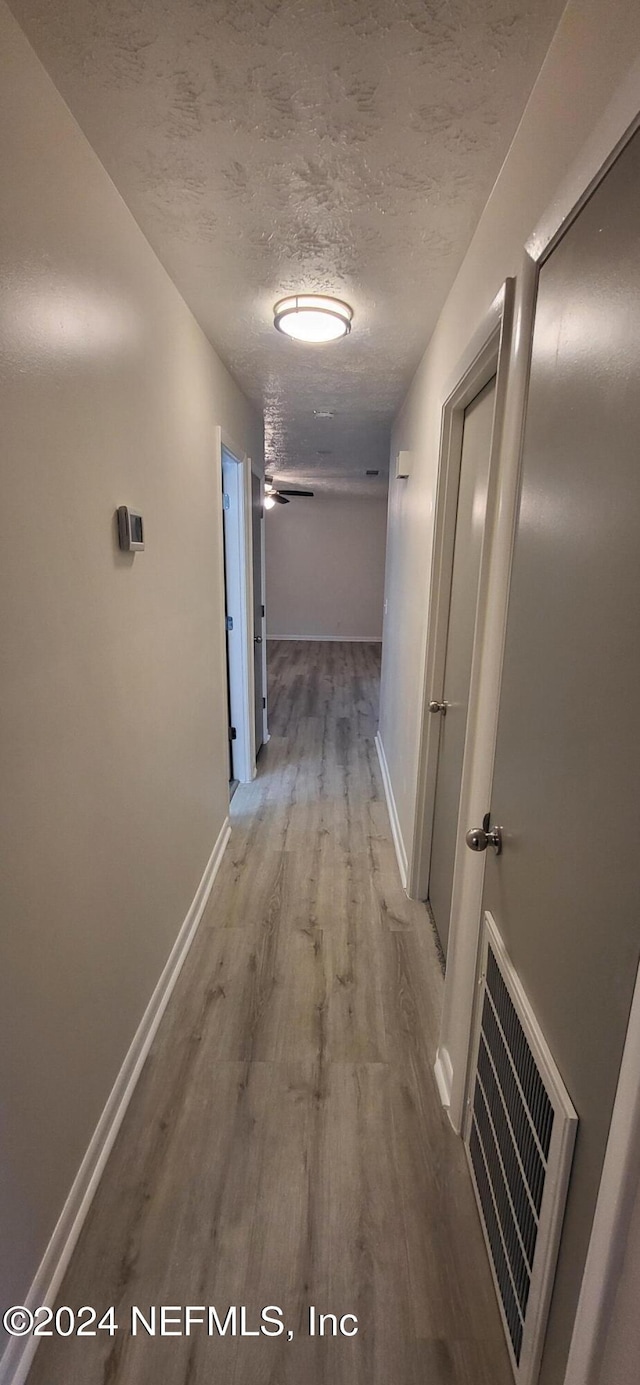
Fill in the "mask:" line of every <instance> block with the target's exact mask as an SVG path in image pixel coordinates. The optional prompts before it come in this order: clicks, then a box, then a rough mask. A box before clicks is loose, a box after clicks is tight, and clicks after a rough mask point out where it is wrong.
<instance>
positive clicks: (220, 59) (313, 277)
mask: <svg viewBox="0 0 640 1385" xmlns="http://www.w3.org/2000/svg"><path fill="white" fill-rule="evenodd" d="M562 7H563V0H426V3H425V0H378V3H367V0H334V2H333V3H331V0H173V2H172V3H169V0H11V8H12V10H13V12H14V14H15V16H16V18H17V19H18V20H19V22H20V23H21V25H22V27H23V29H24V30H25V32H26V34H27V36H28V38H29V39H30V41H31V43H32V44H33V46H34V48H35V50H36V52H37V54H38V56H39V57H40V59H41V60H42V62H43V63H44V65H45V67H46V68H47V70H48V71H49V73H50V74H51V76H52V77H53V79H54V81H55V83H56V85H57V86H58V88H59V90H60V91H61V93H62V95H63V96H64V98H65V100H66V101H67V103H68V105H69V106H70V108H71V110H72V112H73V114H74V115H75V117H76V119H77V120H78V122H79V124H80V125H81V127H82V129H83V130H84V132H85V134H86V135H87V137H88V138H89V140H90V142H91V144H92V145H93V147H94V148H95V150H96V151H97V153H98V155H99V157H100V158H101V160H102V162H103V164H104V165H105V167H106V168H107V170H108V172H109V173H110V174H111V177H112V178H113V180H114V182H115V184H116V186H117V187H118V189H119V191H120V192H121V194H122V196H123V197H124V199H125V201H126V202H127V204H128V206H129V207H130V208H131V210H132V212H133V213H134V215H135V217H136V218H137V220H138V222H139V224H140V226H141V227H142V229H143V230H144V232H145V234H146V235H147V237H148V239H149V241H150V242H151V244H152V245H153V247H154V249H155V250H156V251H157V253H158V255H159V257H160V259H161V260H162V261H163V263H164V265H165V266H166V268H167V270H168V271H169V273H170V275H171V276H172V278H173V279H174V281H175V283H176V284H177V286H178V288H179V289H180V291H181V293H182V294H183V296H184V297H185V299H186V300H187V302H188V303H189V304H190V306H191V308H192V309H193V312H194V313H195V315H196V317H197V318H198V320H199V321H200V323H201V325H202V327H203V328H204V330H205V332H206V333H207V335H208V336H209V337H210V339H211V341H212V342H213V344H214V345H215V346H216V348H217V349H218V351H219V352H220V354H221V356H222V357H223V359H224V360H225V362H226V363H227V365H228V366H229V367H230V369H231V370H232V371H233V373H234V375H235V376H236V378H237V379H238V381H239V382H240V384H241V385H242V386H243V388H244V389H245V391H246V392H247V393H248V394H249V395H250V396H251V397H252V398H253V399H254V400H255V402H256V403H257V404H259V405H260V406H261V407H263V408H264V410H265V420H266V444H267V462H268V464H269V466H270V467H271V469H272V470H274V471H275V473H276V476H277V477H278V478H279V479H281V480H282V481H283V482H284V480H285V479H286V480H288V481H294V482H297V481H300V482H302V481H304V482H313V483H314V484H317V485H323V484H324V485H325V486H329V485H331V486H334V485H338V486H341V485H348V486H349V487H351V486H353V485H358V486H360V485H364V484H366V483H365V480H364V471H365V470H366V468H368V467H369V468H371V467H374V468H375V467H378V468H379V469H380V472H381V478H380V484H383V482H384V477H385V474H386V468H387V463H388V434H389V425H390V421H391V419H392V417H393V414H394V412H395V410H396V409H397V407H398V405H399V403H400V402H401V399H402V396H403V393H404V391H405V390H406V388H407V386H408V384H409V381H410V379H411V375H412V372H413V370H414V368H415V366H416V364H417V362H418V360H419V357H420V355H421V352H422V351H423V349H424V347H425V345H426V343H427V341H428V338H429V335H430V333H431V331H432V329H433V326H434V324H435V321H436V318H437V316H438V312H439V310H440V308H441V306H442V303H443V301H444V298H445V296H446V294H447V291H448V289H449V287H450V285H451V283H452V282H453V279H454V277H455V274H456V271H457V269H458V266H459V264H460V262H461V259H462V257H463V254H464V251H465V249H466V247H467V245H468V242H469V240H470V237H471V234H472V232H473V229H474V227H475V224H476V222H477V220H478V217H479V215H480V212H481V210H482V208H483V206H484V203H485V201H486V199H487V197H488V195H489V192H490V190H491V187H492V184H493V182H494V180H495V177H496V175H497V173H498V170H499V167H500V164H501V162H502V159H503V158H504V155H505V153H506V151H507V148H508V145H509V142H510V140H511V137H512V135H513V133H514V131H515V128H516V125H517V122H518V120H519V117H520V115H521V113H522V110H523V109H524V106H525V103H526V100H527V97H528V95H529V92H530V90H531V87H532V86H533V83H534V80H535V77H536V75H537V73H538V70H539V68H540V66H541V63H542V60H543V58H544V55H545V52H546V49H547V47H548V45H549V42H550V40H551V37H552V34H553V30H554V28H555V25H556V23H557V21H558V19H559V16H560V13H561V10H562ZM296 290H298V291H303V292H314V291H315V292H323V293H324V292H329V293H331V292H333V293H335V294H337V295H338V296H339V297H341V298H345V299H346V300H347V301H348V302H349V303H351V304H352V306H353V308H354V313H355V316H354V323H353V331H352V334H351V336H350V337H349V338H347V339H346V340H344V341H341V342H338V343H334V344H330V345H325V346H315V347H312V346H306V347H305V346H302V345H299V344H296V343H294V342H291V341H289V340H287V339H286V338H284V337H282V336H281V335H280V334H279V333H277V332H275V331H274V329H273V320H272V307H273V304H274V302H275V301H276V299H277V298H279V297H281V296H282V295H284V294H286V293H290V292H292V291H296ZM314 410H331V411H333V412H334V415H335V416H334V417H333V418H332V419H318V418H316V417H315V415H314V412H313V411H314Z"/></svg>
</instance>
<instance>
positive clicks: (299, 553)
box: [265, 491, 387, 640]
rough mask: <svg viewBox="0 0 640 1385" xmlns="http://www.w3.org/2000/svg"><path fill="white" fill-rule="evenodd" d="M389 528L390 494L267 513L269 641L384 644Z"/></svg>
mask: <svg viewBox="0 0 640 1385" xmlns="http://www.w3.org/2000/svg"><path fill="white" fill-rule="evenodd" d="M386 526H387V497H386V493H385V494H384V495H382V496H379V497H375V498H374V497H369V496H357V495H331V494H323V493H322V492H321V491H317V492H316V494H315V496H314V498H313V500H292V501H291V503H290V504H289V505H275V506H274V508H273V509H272V510H267V514H266V524H265V530H266V553H267V603H266V605H267V634H268V636H269V637H270V638H271V639H286V640H303V639H317V640H321V639H322V640H325V639H337V640H345V639H357V640H379V639H380V638H381V636H382V605H383V591H384V553H385V537H386Z"/></svg>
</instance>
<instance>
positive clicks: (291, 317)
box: [273, 293, 353, 342]
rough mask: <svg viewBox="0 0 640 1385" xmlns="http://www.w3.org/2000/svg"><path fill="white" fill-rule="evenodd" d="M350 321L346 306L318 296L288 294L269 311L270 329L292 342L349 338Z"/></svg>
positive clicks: (334, 299) (348, 310) (350, 313)
mask: <svg viewBox="0 0 640 1385" xmlns="http://www.w3.org/2000/svg"><path fill="white" fill-rule="evenodd" d="M352 319H353V308H350V307H349V304H348V303H343V302H342V301H341V299H339V298H326V297H325V296H324V295H323V294H319V293H295V294H291V296H290V297H289V298H281V299H280V302H279V303H276V305H275V307H274V309H273V325H274V327H277V329H278V331H279V332H284V334H285V336H287V337H294V338H295V340H296V341H307V342H323V341H337V340H338V338H339V337H346V336H348V335H349V332H350V331H351V322H352Z"/></svg>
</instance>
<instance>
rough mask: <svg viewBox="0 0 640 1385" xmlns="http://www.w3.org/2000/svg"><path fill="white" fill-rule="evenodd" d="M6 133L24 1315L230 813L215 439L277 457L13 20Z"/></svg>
mask: <svg viewBox="0 0 640 1385" xmlns="http://www.w3.org/2000/svg"><path fill="white" fill-rule="evenodd" d="M0 127H1V128H2V140H1V141H0V186H1V187H2V211H1V213H0V258H1V261H2V277H3V285H2V314H1V317H0V358H1V361H2V374H1V376H0V392H1V417H2V496H3V510H2V545H1V549H0V563H1V565H2V573H1V577H0V627H1V628H2V642H3V651H4V663H3V674H2V743H1V747H0V781H1V783H2V794H1V796H0V815H1V821H0V834H1V839H2V872H1V876H0V918H1V920H2V938H3V943H2V963H1V966H0V1067H1V1069H2V1072H1V1077H0V1089H1V1091H2V1102H3V1112H2V1131H1V1134H2V1140H3V1147H2V1153H1V1157H0V1246H1V1247H2V1251H1V1253H0V1302H1V1303H3V1304H4V1305H7V1304H11V1303H14V1302H16V1303H20V1302H22V1300H23V1299H24V1295H25V1293H26V1290H27V1288H28V1286H29V1284H30V1281H31V1279H32V1276H33V1274H34V1271H35V1270H36V1267H37V1265H38V1262H39V1260H40V1257H41V1255H42V1253H43V1251H44V1248H45V1246H46V1244H47V1241H48V1238H49V1237H50V1235H51V1232H52V1230H53V1227H54V1224H55V1222H56V1218H57V1216H58V1214H59V1212H60V1210H61V1207H62V1205H63V1202H64V1199H65V1197H66V1195H67V1193H68V1190H69V1188H70V1185H71V1183H72V1180H73V1178H74V1176H75V1174H76V1171H77V1169H78V1166H79V1164H80V1161H81V1159H82V1157H83V1155H84V1153H85V1150H86V1148H87V1145H88V1143H89V1139H90V1137H91V1135H92V1132H93V1130H94V1128H95V1126H96V1123H97V1120H98V1117H99V1115H100V1112H101V1110H102V1108H103V1106H104V1103H105V1101H106V1098H107V1096H108V1093H109V1091H110V1089H111V1086H112V1084H113V1082H114V1079H115V1077H116V1074H117V1073H118V1070H119V1068H120V1065H121V1063H122V1061H123V1058H124V1056H125V1053H126V1051H127V1049H128V1047H129V1044H130V1042H131V1039H132V1037H133V1035H134V1032H135V1030H136V1027H137V1025H138V1023H139V1021H140V1018H141V1016H142V1014H143V1011H144V1009H145V1007H146V1004H147V1002H148V1000H149V997H150V995H151V993H152V991H153V988H154V986H155V983H156V981H157V979H158V977H159V974H160V972H161V970H162V967H163V965H164V963H165V960H166V958H167V956H168V954H169V951H170V949H171V946H172V943H173V942H174V939H175V937H176V934H177V933H178V930H179V928H180V926H181V924H182V922H183V920H184V918H185V915H186V913H187V911H188V909H189V906H190V904H191V901H192V899H193V896H194V892H195V890H196V887H197V886H198V883H199V881H200V879H201V876H202V873H203V870H204V867H205V865H206V862H207V860H208V858H209V855H210V853H211V851H212V848H213V846H214V843H215V842H216V838H217V836H218V834H219V832H220V829H221V826H222V824H223V822H224V820H225V817H226V813H227V803H228V797H227V777H228V776H227V759H228V756H227V716H226V689H225V678H224V663H223V650H224V635H223V627H222V587H221V577H222V559H221V549H220V536H221V521H220V489H221V487H220V477H219V469H218V468H217V466H216V450H215V429H216V425H220V426H222V427H224V428H225V429H226V431H227V432H228V434H229V435H230V436H231V437H232V438H233V439H234V440H236V441H237V443H238V445H239V446H240V447H242V448H244V449H246V451H247V452H249V453H251V454H252V455H253V456H254V458H256V459H258V458H259V456H260V447H261V426H260V420H259V419H258V417H257V415H256V414H255V412H254V410H253V409H252V408H251V407H250V406H249V404H248V403H247V402H246V400H245V399H244V397H243V396H242V394H241V393H240V391H239V390H238V389H237V387H236V386H235V384H234V382H233V380H232V379H231V378H230V376H229V375H228V373H227V371H226V370H225V369H224V367H223V366H222V365H221V363H220V361H219V359H218V358H217V357H216V355H215V354H214V352H213V350H212V349H211V347H210V345H209V344H208V342H207V341H206V339H205V337H204V336H203V334H202V332H201V330H200V328H199V327H198V326H197V324H196V322H195V320H194V318H193V317H192V315H191V313H190V312H189V311H188V310H187V308H186V306H185V304H184V303H183V301H182V299H181V298H180V297H179V295H178V293H177V292H176V290H175V289H174V287H173V286H172V284H171V282H170V281H169V279H168V277H167V275H166V273H165V272H164V270H163V269H162V267H161V266H160V264H159V262H158V260H157V259H156V257H155V255H154V254H153V252H152V250H151V248H150V246H149V245H148V243H147V241H146V240H145V239H144V237H143V235H142V233H141V231H140V230H139V228H138V226H137V225H136V223H135V222H134V220H133V218H132V217H131V215H130V214H129V212H128V211H127V209H126V207H125V206H124V204H123V202H122V200H121V198H120V197H119V195H118V194H117V192H116V191H115V189H114V187H113V184H112V183H111V181H110V179H109V178H108V177H107V175H106V173H105V171H104V170H103V168H102V166H101V165H100V163H99V162H98V160H97V158H96V157H95V155H94V154H93V152H92V150H91V148H90V147H89V145H88V144H87V142H86V140H85V139H84V137H83V135H82V134H81V132H80V130H79V129H78V126H77V125H76V124H75V122H74V120H73V119H72V117H71V115H70V113H69V111H68V110H67V108H66V106H65V105H64V103H63V101H62V100H61V99H60V97H59V96H58V93H57V92H56V90H55V88H54V86H53V85H52V83H51V82H50V80H49V78H48V77H47V75H46V74H45V72H44V70H43V68H42V67H41V65H40V64H39V62H38V61H37V59H36V58H35V56H34V54H33V51H32V50H31V48H30V46H29V45H28V43H27V42H26V40H25V38H24V36H23V35H22V33H21V31H20V30H19V29H18V26H17V25H16V23H15V22H14V20H13V19H12V17H11V16H10V14H9V12H8V10H7V9H6V6H5V5H4V4H3V3H0ZM126 503H129V504H131V505H132V506H133V507H136V508H139V509H141V510H142V511H143V514H144V519H145V525H146V545H147V546H146V551H145V552H144V553H141V554H137V555H136V556H135V557H132V556H130V555H125V554H122V553H120V552H119V550H118V548H117V544H116V539H115V528H114V512H115V509H116V506H117V505H119V504H126Z"/></svg>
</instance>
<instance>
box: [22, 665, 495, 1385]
mask: <svg viewBox="0 0 640 1385" xmlns="http://www.w3.org/2000/svg"><path fill="white" fill-rule="evenodd" d="M378 685H379V651H378V648H377V646H375V645H366V644H352V645H347V644H337V643H336V644H329V643H322V644H321V643H304V644H302V643H300V644H296V643H288V642H271V643H270V644H269V689H270V702H269V706H270V727H271V740H270V742H269V744H268V745H267V746H266V747H265V748H264V750H263V751H262V753H261V755H260V760H259V774H258V777H257V779H256V780H255V782H254V783H253V784H251V785H248V786H241V787H240V788H239V789H238V790H237V792H236V794H235V796H234V799H233V803H232V822H233V832H232V837H231V842H230V844H229V846H228V848H227V852H226V856H225V859H224V861H223V864H222V867H221V869H220V872H219V875H218V878H217V880H216V883H215V885H214V888H213V891H212V894H211V897H210V900H209V903H208V905H207V909H206V913H205V915H204V918H203V920H202V923H201V926H200V929H199V932H198V934H197V937H196V940H195V942H194V944H193V947H192V949H191V952H190V954H189V957H188V959H187V962H186V964H185V967H184V969H183V971H182V974H181V976H180V978H179V981H178V984H177V987H176V989H175V991H174V994H173V996H172V999H171V1001H170V1004H169V1006H168V1009H167V1012H166V1014H165V1017H164V1019H163V1021H162V1025H161V1027H160V1030H159V1032H158V1035H157V1038H156V1041H155V1043H154V1045H153V1049H152V1051H151V1054H150V1056H149V1058H148V1060H147V1063H146V1065H145V1068H144V1070H143V1073H142V1076H141V1078H140V1081H139V1083H138V1087H137V1089H136V1091H135V1094H134V1096H133V1099H132V1102H131V1105H130V1107H129V1110H128V1112H127V1115H126V1117H125V1120H124V1122H123V1125H122V1128H121V1131H120V1134H119V1136H118V1139H117V1141H116V1144H115V1146H114V1149H113V1152H112V1154H111V1156H110V1159H109V1162H108V1164H107V1167H106V1170H105V1173H104V1176H103V1178H102V1181H101V1184H100V1186H99V1188H98V1192H97V1194H96V1197H95V1200H94V1202H93V1205H92V1208H91V1210H90V1213H89V1216H88V1218H87V1221H86V1223H85V1226H84V1229H83V1231H82V1234H81V1237H80V1240H79V1242H78V1245H77V1248H76V1250H75V1253H74V1255H73V1258H72V1260H71V1264H70V1267H69V1269H68V1272H67V1275H66V1278H65V1280H64V1283H63V1286H62V1290H61V1293H60V1297H59V1302H60V1303H64V1304H69V1305H71V1306H72V1307H74V1308H76V1309H77V1308H79V1307H80V1306H81V1305H83V1304H90V1305H93V1306H94V1307H95V1308H97V1309H99V1310H100V1311H102V1310H104V1309H105V1308H107V1307H108V1306H109V1305H110V1304H114V1305H115V1308H116V1318H117V1320H118V1322H119V1323H120V1324H121V1326H120V1330H119V1332H118V1333H117V1335H116V1336H115V1337H113V1338H110V1337H109V1336H108V1335H106V1334H105V1333H104V1332H99V1333H98V1335H97V1337H96V1338H87V1339H83V1340H82V1339H81V1340H78V1339H74V1338H69V1339H67V1340H63V1341H60V1340H56V1339H47V1340H44V1341H43V1342H42V1344H41V1346H40V1349H39V1351H38V1354H37V1356H36V1359H35V1362H34V1365H33V1367H32V1370H31V1374H30V1377H29V1385H509V1382H510V1381H511V1372H510V1368H509V1364H508V1358H507V1353H506V1348H505V1345H504V1340H503V1336H502V1330H501V1326H500V1321H499V1316H498V1309H497V1306H496V1302H495V1297H494V1292H493V1288H492V1284H491V1278H490V1272H489V1267H488V1263H487V1260H486V1256H485V1251H484V1247H483V1243H482V1238H481V1232H480V1226H479V1222H478V1218H477V1215H476V1211H475V1206H474V1202H473V1198H472V1193H471V1186H470V1180H469V1176H468V1173H467V1169H466V1163H465V1159H464V1154H463V1149H462V1146H461V1143H460V1141H459V1140H457V1139H456V1138H455V1136H454V1135H453V1133H452V1132H451V1129H450V1127H449V1125H448V1122H447V1119H446V1116H445V1115H444V1113H443V1111H442V1108H441V1106H440V1103H439V1100H438V1096H437V1093H436V1089H435V1083H434V1077H433V1060H434V1053H435V1044H436V1037H437V1031H438V1021H439V1010H440V1001H441V992H442V978H441V974H440V970H439V966H438V961H437V957H436V952H435V947H434V943H433V939H432V934H431V929H430V926H429V922H428V918H427V914H426V910H425V908H424V907H423V906H422V905H419V904H415V903H411V902H410V901H409V900H408V899H407V898H406V896H405V894H404V892H403V890H402V888H401V886H400V881H399V878H398V872H397V867H396V862H395V857H394V850H393V845H392V841H391V833H390V828H389V821H388V816H387V811H386V806H385V803H384V798H383V791H382V785H381V778H380V772H379V767H378V763H377V757H376V751H375V746H374V735H375V730H376V723H377V705H378ZM132 1304H136V1305H138V1306H139V1307H140V1308H142V1309H143V1311H145V1313H146V1314H147V1316H148V1309H149V1307H150V1306H151V1305H161V1304H166V1305H179V1306H185V1305H187V1304H191V1305H203V1306H205V1307H206V1306H208V1305H213V1306H215V1307H216V1308H217V1310H218V1313H219V1315H220V1316H221V1317H222V1316H224V1315H225V1314H226V1312H227V1309H228V1308H229V1307H230V1306H231V1305H236V1306H237V1307H238V1310H239V1309H240V1306H242V1305H245V1306H246V1308H247V1327H249V1328H252V1329H254V1330H255V1328H256V1325H257V1324H256V1318H257V1317H258V1314H259V1311H260V1310H261V1309H262V1308H263V1307H264V1306H265V1305H269V1304H273V1305H278V1306H280V1307H281V1308H282V1310H283V1313H284V1319H285V1322H286V1325H287V1328H288V1329H290V1330H291V1331H293V1333H294V1336H293V1340H291V1341H289V1340H287V1336H286V1335H283V1336H279V1337H275V1338H269V1337H266V1336H259V1337H244V1338H242V1337H239V1336H237V1337H230V1336H226V1337H224V1338H220V1337H218V1336H213V1337H211V1338H209V1337H208V1336H207V1335H206V1332H205V1330H204V1329H203V1328H198V1327H194V1329H193V1331H192V1334H191V1335H190V1336H171V1337H164V1338H161V1337H159V1336H157V1337H155V1338H149V1337H147V1336H146V1335H142V1336H137V1337H135V1338H134V1337H132V1336H131V1335H130V1332H129V1330H128V1324H129V1317H130V1307H131V1305H132ZM309 1305H314V1306H315V1307H316V1308H317V1309H318V1310H319V1312H322V1313H334V1314H337V1315H342V1314H346V1313H353V1314H356V1315H357V1318H358V1325H359V1327H358V1334H357V1336H355V1337H351V1338H347V1337H342V1336H340V1337H337V1338H335V1339H333V1338H331V1337H323V1338H319V1337H309V1335H308V1333H307V1331H306V1323H307V1313H308V1307H309Z"/></svg>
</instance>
